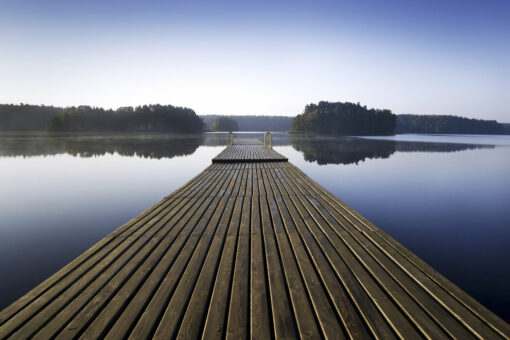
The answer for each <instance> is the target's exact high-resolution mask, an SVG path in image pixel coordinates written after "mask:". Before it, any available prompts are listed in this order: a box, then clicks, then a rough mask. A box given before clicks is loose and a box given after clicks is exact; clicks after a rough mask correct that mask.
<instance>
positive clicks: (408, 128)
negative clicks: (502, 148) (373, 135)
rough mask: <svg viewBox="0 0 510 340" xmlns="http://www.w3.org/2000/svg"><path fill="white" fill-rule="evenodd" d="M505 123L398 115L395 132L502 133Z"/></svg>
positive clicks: (435, 116)
mask: <svg viewBox="0 0 510 340" xmlns="http://www.w3.org/2000/svg"><path fill="white" fill-rule="evenodd" d="M505 130H506V129H505V125H504V124H500V123H498V122H496V121H495V120H482V119H471V118H464V117H457V116H446V115H412V114H402V115H399V116H398V119H397V126H396V129H395V133H445V134H484V135H502V134H505V133H508V132H507V131H505Z"/></svg>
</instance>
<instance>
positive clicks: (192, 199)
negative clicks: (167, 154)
mask: <svg viewBox="0 0 510 340" xmlns="http://www.w3.org/2000/svg"><path fill="white" fill-rule="evenodd" d="M220 156H221V157H220ZM218 157H219V159H220V162H214V163H213V164H211V165H210V166H209V167H207V168H206V169H205V170H204V171H203V172H201V173H200V174H198V175H197V176H195V177H194V178H193V179H191V180H190V181H188V182H187V183H186V184H185V185H183V186H182V187H180V188H179V189H178V190H176V191H175V192H173V193H172V194H170V195H168V196H167V197H166V198H164V199H163V200H162V201H161V202H160V203H158V204H156V205H155V206H154V207H152V208H150V209H148V210H147V211H145V212H144V213H142V214H140V215H139V216H138V217H137V218H135V219H133V220H132V221H130V222H128V223H127V224H125V225H124V226H122V227H121V228H119V229H118V230H117V231H115V232H114V233H112V234H110V235H108V236H107V237H106V238H105V239H103V240H101V241H100V242H98V243H97V244H96V245H95V246H93V247H92V248H91V249H90V250H88V251H87V252H85V253H84V254H83V255H81V256H80V257H78V258H77V259H76V260H74V261H72V262H71V263H70V264H69V265H67V266H65V267H64V268H63V269H62V270H61V271H59V272H58V273H57V274H55V275H54V276H52V277H50V278H49V279H48V280H46V281H45V282H43V283H42V284H41V285H39V286H38V287H36V288H35V289H34V290H32V291H31V292H29V293H28V294H26V295H25V296H24V297H22V298H21V299H20V300H18V301H17V302H15V303H14V304H13V305H11V306H9V307H8V308H6V309H5V310H4V311H2V312H0V338H6V337H9V336H12V337H16V338H28V337H33V338H36V339H37V338H41V339H43V338H44V339H46V338H57V339H68V338H78V337H80V338H84V339H88V338H108V339H117V338H126V337H129V338H132V339H138V338H146V337H155V338H169V337H171V338H174V337H177V338H180V339H184V338H199V337H203V338H218V339H219V338H225V337H228V338H247V337H251V338H259V339H269V338H294V337H311V338H352V339H368V338H384V339H391V338H396V337H399V338H417V337H427V338H447V337H449V338H461V339H468V338H475V337H476V338H491V339H492V338H507V339H508V338H510V336H508V334H509V333H510V332H509V329H510V326H509V325H508V324H506V323H505V322H504V321H502V320H501V319H499V318H498V317H497V316H495V315H494V314H492V313H491V312H489V311H488V310H487V309H486V308H485V307H483V306H481V305H480V304H479V303H478V302H476V301H475V300H474V299H472V298H471V297H469V296H468V295H467V294H465V293H464V292H462V291H461V290H460V289H459V288H458V287H456V286H455V285H453V284H452V283H451V282H449V281H448V280H446V279H445V278H444V277H443V276H441V275H440V274H438V273H437V272H435V271H434V270H433V269H432V268H430V267H429V266H427V265H426V264H424V263H423V261H421V260H420V259H419V258H417V257H416V255H414V254H412V253H411V252H409V251H408V250H407V249H405V248H404V247H403V246H401V245H400V244H399V243H398V242H396V241H395V240H393V239H392V238H391V237H389V236H388V235H387V234H385V233H384V232H382V231H381V230H379V229H378V228H377V227H375V226H374V225H373V224H371V223H370V222H368V221H367V220H366V219H365V218H363V217H362V216H361V215H359V214H358V213H356V212H355V211H354V210H353V209H352V208H350V207H348V206H347V205H345V203H343V202H341V201H340V200H338V199H337V198H336V197H335V196H333V195H332V194H331V193H329V192H328V191H327V190H326V189H324V188H323V187H321V186H320V185H318V184H317V183H316V182H314V181H313V180H312V179H310V178H309V177H308V176H306V175H305V174H304V173H303V172H301V171H300V170H299V169H298V168H296V167H295V166H293V165H292V164H290V163H288V162H285V161H284V160H286V159H285V157H283V156H281V155H280V154H278V153H276V152H275V151H274V150H272V149H270V148H263V147H260V146H253V145H234V146H232V147H228V148H226V149H225V150H224V151H223V152H222V153H221V154H220V155H218ZM218 157H217V158H218ZM273 157H278V159H277V160H278V161H273V160H272V158H273ZM223 160H225V161H227V162H223V163H222V162H221V161H223Z"/></svg>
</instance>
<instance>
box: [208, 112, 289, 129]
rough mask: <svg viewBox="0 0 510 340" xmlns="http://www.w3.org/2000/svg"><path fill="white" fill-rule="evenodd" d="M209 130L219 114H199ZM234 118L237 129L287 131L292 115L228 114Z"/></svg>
mask: <svg viewBox="0 0 510 340" xmlns="http://www.w3.org/2000/svg"><path fill="white" fill-rule="evenodd" d="M201 117H202V119H203V120H204V123H205V124H206V125H207V127H208V129H209V130H212V129H211V125H212V124H213V123H214V122H215V121H216V119H218V118H219V117H223V116H219V115H207V116H201ZM228 117H229V118H232V119H235V120H236V121H237V124H238V126H239V131H264V132H265V131H288V130H290V129H291V127H292V119H293V117H288V116H228Z"/></svg>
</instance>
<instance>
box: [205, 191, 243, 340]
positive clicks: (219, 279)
mask: <svg viewBox="0 0 510 340" xmlns="http://www.w3.org/2000/svg"><path fill="white" fill-rule="evenodd" d="M242 204H243V197H242V196H237V197H236V202H235V205H234V212H233V214H232V218H231V220H230V224H229V228H228V233H227V238H226V240H225V245H224V248H223V252H222V255H221V260H220V265H219V267H218V272H217V274H216V280H215V282H214V288H213V293H212V297H211V302H210V304H209V309H208V311H207V317H206V321H205V325H204V329H203V336H202V337H203V338H206V339H221V338H223V337H224V333H225V326H226V322H225V320H226V318H227V311H228V304H229V294H230V287H231V283H232V271H233V264H234V261H235V252H236V247H237V238H238V232H239V226H240V223H241V222H240V221H241V213H242Z"/></svg>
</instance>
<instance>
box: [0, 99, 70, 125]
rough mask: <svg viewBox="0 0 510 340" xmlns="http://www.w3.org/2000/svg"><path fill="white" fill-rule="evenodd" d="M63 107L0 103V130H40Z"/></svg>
mask: <svg viewBox="0 0 510 340" xmlns="http://www.w3.org/2000/svg"><path fill="white" fill-rule="evenodd" d="M62 112H64V109H63V108H59V107H53V106H44V105H42V106H39V105H26V104H19V105H13V104H0V131H42V130H44V127H45V125H46V122H47V121H48V120H50V119H52V118H54V117H56V116H58V115H59V114H61V113H62Z"/></svg>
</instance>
